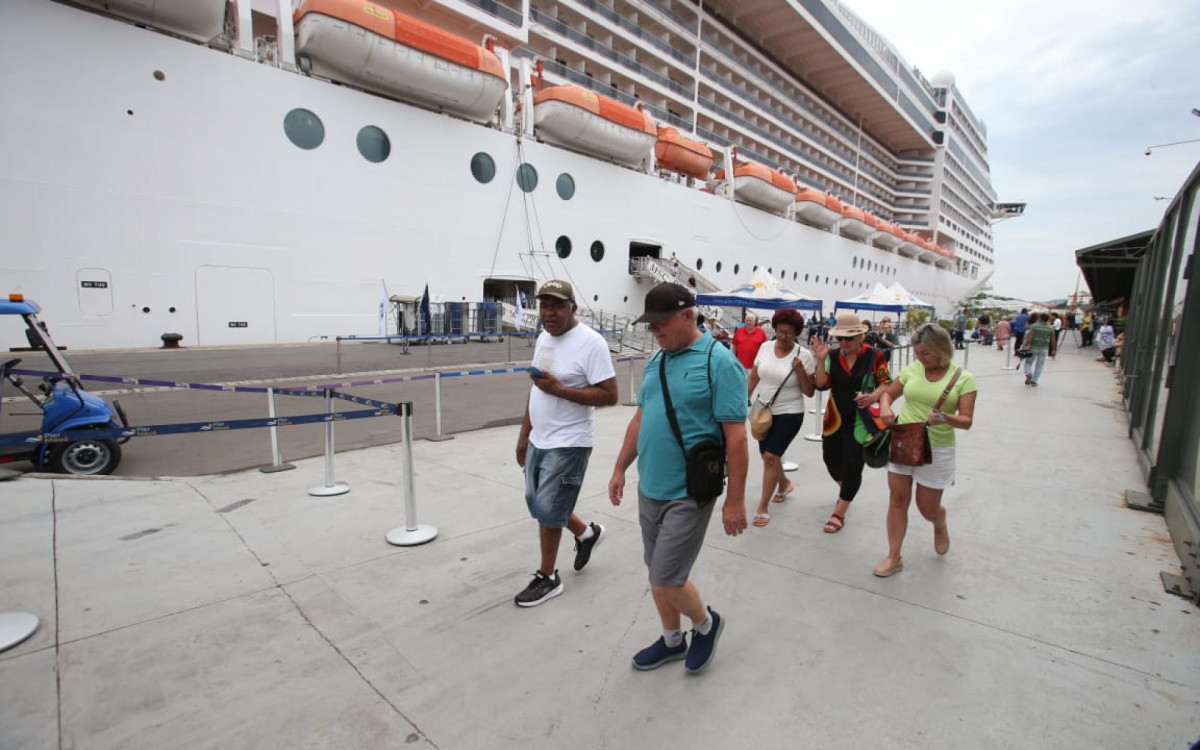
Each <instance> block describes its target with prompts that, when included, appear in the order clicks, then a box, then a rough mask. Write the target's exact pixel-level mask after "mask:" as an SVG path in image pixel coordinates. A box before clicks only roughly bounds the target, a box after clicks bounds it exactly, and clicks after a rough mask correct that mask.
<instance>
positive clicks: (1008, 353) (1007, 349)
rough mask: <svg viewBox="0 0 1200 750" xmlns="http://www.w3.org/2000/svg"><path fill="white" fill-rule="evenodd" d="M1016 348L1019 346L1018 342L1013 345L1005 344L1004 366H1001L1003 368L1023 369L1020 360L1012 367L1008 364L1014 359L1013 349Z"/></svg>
mask: <svg viewBox="0 0 1200 750" xmlns="http://www.w3.org/2000/svg"><path fill="white" fill-rule="evenodd" d="M1016 348H1017V345H1016V344H1012V345H1011V346H1010V345H1009V344H1005V345H1004V367H1001V368H1000V369H1001V370H1020V369H1021V362H1020V360H1018V361H1017V363H1016V364H1015V365H1013V366H1012V367H1009V366H1008V363H1009V362H1011V361H1012V352H1013V349H1016Z"/></svg>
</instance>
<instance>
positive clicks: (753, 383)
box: [746, 310, 817, 526]
mask: <svg viewBox="0 0 1200 750" xmlns="http://www.w3.org/2000/svg"><path fill="white" fill-rule="evenodd" d="M771 327H772V328H774V329H775V340H774V341H768V342H766V343H765V344H763V345H762V346H761V347H759V350H758V356H756V357H755V358H754V367H753V368H751V370H750V372H749V374H748V375H747V383H746V387H747V391H748V393H749V398H750V400H751V402H754V401H761V402H762V403H763V404H767V405H769V406H770V409H771V414H772V415H773V418H772V420H771V431H770V432H769V433H768V434H767V436H766V437H765V438H763V439H762V440H759V441H758V452H759V455H761V456H762V462H763V482H762V497H761V498H760V499H759V502H758V510H757V511H756V512H755V514H754V525H755V526H766V525H767V524H768V523H770V522H771V513H770V502H771V501H772V500H774V501H775V502H777V503H781V502H783V501H784V500H787V498H788V496H789V495H791V494H792V491H793V490H794V489H795V485H793V484H792V481H791V480H790V479H788V478H787V475H786V474H785V473H784V471H783V454H784V452H785V451H786V450H787V449H788V446H789V445H791V444H792V441H793V440H795V438H796V435H798V434H799V433H800V427H801V426H802V425H803V424H804V397H805V396H811V395H813V392H814V383H813V373H814V372H815V371H816V368H817V364H816V360H815V359H814V358H813V355H812V352H810V351H808V350H807V349H805V348H803V347H801V346H800V345H799V344H798V343H797V342H796V340H797V338H798V337H799V335H800V331H802V330H804V317H803V316H801V315H800V313H798V312H796V311H795V310H780V311H779V312H777V313H775V315H774V316H773V317H772V318H771Z"/></svg>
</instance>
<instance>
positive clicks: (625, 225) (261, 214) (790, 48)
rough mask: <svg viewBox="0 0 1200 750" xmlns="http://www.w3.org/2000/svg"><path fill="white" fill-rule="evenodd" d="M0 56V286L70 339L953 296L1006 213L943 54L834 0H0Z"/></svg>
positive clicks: (222, 341)
mask: <svg viewBox="0 0 1200 750" xmlns="http://www.w3.org/2000/svg"><path fill="white" fill-rule="evenodd" d="M0 61H2V63H3V64H2V65H0V80H2V86H0V90H3V92H4V98H5V117H4V118H2V119H0V200H3V203H4V206H5V209H4V211H3V213H2V214H0V244H2V245H3V247H4V249H5V251H4V255H5V260H4V263H3V273H2V275H0V277H2V278H3V281H4V286H5V287H6V288H5V289H0V293H8V292H19V293H22V294H24V295H25V297H26V298H29V299H34V300H37V301H38V302H39V303H40V304H41V305H42V307H43V309H44V314H43V317H44V318H45V319H46V320H47V322H49V324H50V325H51V326H52V330H53V331H54V335H55V338H56V339H57V340H58V341H59V343H60V344H65V345H67V346H69V347H75V348H88V349H104V348H117V347H148V346H156V345H158V344H159V341H160V339H161V337H162V336H163V334H165V333H173V334H174V333H177V334H180V335H182V336H183V343H184V345H201V346H208V345H226V344H261V343H286V342H302V341H308V340H313V339H315V338H319V337H332V336H338V335H352V334H372V333H375V331H376V324H377V320H378V312H377V311H378V310H379V308H380V306H381V304H382V302H381V296H383V297H384V298H393V299H403V298H404V295H408V298H411V297H413V296H416V295H421V294H422V293H423V291H424V290H426V289H427V290H429V294H430V296H431V297H432V298H433V299H434V300H435V301H445V302H451V303H458V302H459V301H465V302H466V303H467V304H468V305H473V304H475V303H478V302H481V301H508V302H518V304H519V300H520V299H522V297H528V296H530V295H531V294H532V293H533V291H534V290H535V289H536V286H537V284H538V283H539V282H540V281H543V280H545V279H547V278H567V279H570V280H572V281H573V282H574V283H575V285H576V288H577V290H578V296H579V302H580V305H581V306H582V307H584V308H586V309H587V310H590V311H592V312H593V313H595V312H598V311H603V314H604V315H611V316H613V319H614V320H621V316H623V315H624V316H627V315H631V314H636V313H638V312H640V309H641V302H642V297H643V295H644V293H645V290H646V289H648V288H649V286H648V285H649V284H650V283H652V282H654V281H655V280H656V279H659V278H665V277H673V278H680V279H682V280H686V281H689V282H691V283H693V284H694V285H695V286H696V287H697V289H699V290H701V291H705V290H715V289H722V288H728V287H732V286H734V285H736V284H737V283H739V282H741V281H743V280H744V279H745V278H747V277H748V276H749V275H750V274H751V273H752V272H754V271H758V270H762V269H765V270H767V271H768V272H769V273H770V274H771V275H772V276H773V277H775V278H777V279H780V280H783V281H786V283H787V284H788V285H789V286H791V287H792V288H793V289H796V290H798V291H799V292H801V293H803V294H805V295H808V296H811V297H814V298H817V299H820V300H822V303H823V306H824V308H825V309H826V310H830V309H832V308H833V306H834V304H835V303H836V302H837V301H839V300H845V299H849V298H852V297H855V296H858V295H861V294H864V293H866V292H868V291H870V290H871V289H872V288H874V287H875V285H876V283H877V282H878V283H882V284H883V285H885V286H889V285H895V284H896V283H897V282H899V285H900V286H902V287H904V288H906V289H907V290H908V291H909V292H911V293H912V294H914V295H916V296H917V297H919V298H921V299H922V300H925V301H927V302H929V303H930V304H932V305H934V306H936V307H937V308H939V309H940V310H942V311H944V312H945V311H948V310H950V309H951V308H952V307H953V305H954V304H955V303H956V302H958V301H959V300H961V299H963V298H965V297H967V296H969V295H972V294H974V293H976V292H977V291H979V290H980V289H982V288H984V286H985V285H986V283H987V280H988V279H989V277H990V276H991V274H992V271H993V269H994V266H995V262H996V260H995V250H994V243H993V234H992V227H993V225H994V223H995V222H997V221H999V220H1001V219H1004V218H1009V217H1013V216H1017V215H1020V213H1021V212H1022V210H1023V209H1024V204H1022V203H1001V202H999V201H998V200H997V197H996V193H995V191H994V189H993V187H992V184H991V179H990V172H989V166H988V157H987V131H986V128H985V126H984V123H983V121H982V120H981V119H980V118H979V117H977V116H976V115H975V114H974V113H973V112H972V110H971V109H970V107H968V105H967V103H966V101H965V100H964V98H963V96H962V94H961V92H960V91H959V90H958V88H957V87H956V86H955V81H954V78H953V76H952V75H950V74H937V75H934V76H932V77H930V78H926V77H925V76H923V75H922V74H921V73H920V72H919V71H918V70H916V69H915V68H913V67H912V66H910V65H909V64H908V63H906V62H905V61H904V59H903V58H902V57H901V56H900V54H899V53H898V52H897V51H896V50H895V49H893V48H892V46H891V45H890V44H889V43H888V42H887V40H885V39H884V38H882V37H881V36H880V35H879V34H878V33H877V32H875V31H874V30H873V29H872V28H871V27H870V26H869V25H868V23H867V22H866V21H864V20H863V19H861V18H859V17H858V16H856V15H855V14H854V13H853V12H852V11H851V10H850V9H848V8H847V7H845V6H843V5H841V4H839V3H838V2H836V0H700V1H699V2H696V1H694V0H419V1H418V0H384V1H383V2H365V1H363V0H359V1H357V2H356V1H352V0H304V1H303V2H301V1H299V0H297V1H296V2H292V0H108V1H106V2H101V1H99V0H95V1H84V0H80V1H79V2H65V1H59V0H5V2H3V3H2V4H0ZM381 290H386V292H385V291H381ZM393 295H395V296H394V297H393ZM389 319H390V318H389ZM392 328H393V329H395V325H393V326H392ZM394 332H397V333H406V332H407V331H406V330H404V324H403V323H400V330H394ZM2 335H3V337H4V338H3V340H0V344H2V345H5V346H18V345H22V344H24V337H23V336H21V335H20V334H19V332H11V331H8V330H7V329H5V330H4V332H3V334H2Z"/></svg>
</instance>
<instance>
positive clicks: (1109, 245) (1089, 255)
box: [1075, 229, 1155, 302]
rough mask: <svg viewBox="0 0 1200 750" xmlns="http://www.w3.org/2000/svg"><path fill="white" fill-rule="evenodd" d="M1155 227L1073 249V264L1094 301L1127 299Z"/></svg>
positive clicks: (1131, 292) (1131, 291)
mask: <svg viewBox="0 0 1200 750" xmlns="http://www.w3.org/2000/svg"><path fill="white" fill-rule="evenodd" d="M1154 232H1155V230H1153V229H1150V230H1147V231H1145V232H1138V233H1137V234H1131V235H1129V236H1128V237H1121V238H1120V239H1115V240H1109V241H1108V242H1101V243H1100V244H1098V245H1092V246H1091V247H1085V248H1081V249H1079V250H1076V251H1075V264H1076V265H1078V266H1079V270H1080V271H1082V272H1083V279H1084V281H1086V282H1087V285H1088V289H1090V290H1091V292H1092V299H1093V300H1094V301H1096V302H1113V301H1117V300H1127V299H1129V297H1130V295H1132V294H1133V278H1134V275H1135V274H1136V273H1137V269H1138V265H1139V264H1140V263H1141V262H1142V258H1143V257H1144V256H1145V255H1146V248H1147V247H1149V245H1150V241H1151V239H1152V238H1153V237H1154Z"/></svg>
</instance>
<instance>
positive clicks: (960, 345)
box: [954, 310, 967, 349]
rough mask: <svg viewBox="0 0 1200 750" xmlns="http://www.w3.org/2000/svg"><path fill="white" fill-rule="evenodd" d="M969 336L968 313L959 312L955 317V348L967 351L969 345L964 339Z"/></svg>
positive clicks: (964, 311)
mask: <svg viewBox="0 0 1200 750" xmlns="http://www.w3.org/2000/svg"><path fill="white" fill-rule="evenodd" d="M966 335H967V311H966V310H959V311H958V314H957V315H955V316H954V348H955V349H966V348H967V344H966V341H964V339H965V338H966Z"/></svg>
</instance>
